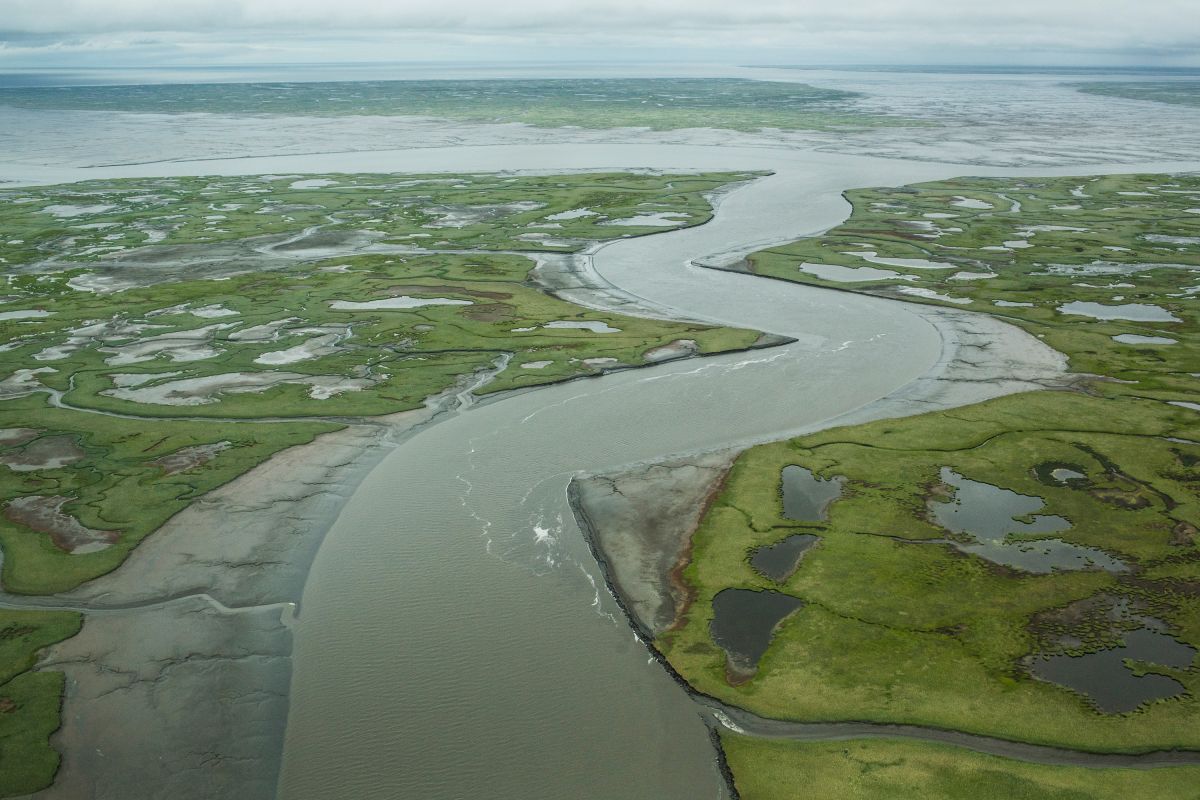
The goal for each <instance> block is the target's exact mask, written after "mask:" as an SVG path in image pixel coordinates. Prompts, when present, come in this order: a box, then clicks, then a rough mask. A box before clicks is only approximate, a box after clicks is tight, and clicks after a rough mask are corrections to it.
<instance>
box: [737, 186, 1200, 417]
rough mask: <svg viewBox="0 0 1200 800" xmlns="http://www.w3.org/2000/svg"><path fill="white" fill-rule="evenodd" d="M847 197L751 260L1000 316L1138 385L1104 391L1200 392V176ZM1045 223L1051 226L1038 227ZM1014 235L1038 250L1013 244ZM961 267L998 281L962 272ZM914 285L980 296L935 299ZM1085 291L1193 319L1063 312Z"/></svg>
mask: <svg viewBox="0 0 1200 800" xmlns="http://www.w3.org/2000/svg"><path fill="white" fill-rule="evenodd" d="M1081 194H1082V195H1084V196H1079V195H1081ZM847 197H848V198H849V199H850V201H851V202H852V203H853V205H854V211H853V213H852V214H851V216H850V219H848V220H847V221H846V222H845V223H843V224H842V225H840V226H838V227H837V228H834V229H833V230H831V231H829V232H828V233H826V234H824V235H823V236H819V237H816V238H813V239H804V240H801V241H799V242H796V243H794V244H790V245H786V246H783V247H778V248H772V249H769V250H764V251H762V252H759V253H756V254H754V255H753V256H752V257H751V258H750V259H749V261H748V265H747V268H748V269H750V270H751V271H752V272H754V273H755V274H759V275H764V276H769V277H773V278H779V279H782V280H790V281H796V282H800V283H811V284H814V285H820V286H827V287H831V288H836V289H849V290H852V291H861V292H868V293H873V294H880V295H884V296H890V297H900V298H903V299H906V300H909V301H912V302H923V303H929V304H932V305H942V306H948V307H952V308H965V309H968V310H973V311H985V312H989V313H993V314H997V315H1001V316H1003V317H1004V318H1006V319H1008V320H1010V321H1012V322H1013V323H1014V324H1016V325H1019V326H1021V327H1023V328H1025V329H1026V330H1029V331H1031V332H1033V333H1035V334H1036V335H1038V336H1041V337H1043V338H1044V339H1045V341H1046V343H1047V344H1049V345H1051V346H1052V347H1055V348H1056V349H1058V350H1061V351H1062V352H1064V353H1066V354H1067V355H1068V356H1069V357H1070V359H1071V368H1072V369H1073V370H1074V371H1077V372H1086V373H1094V374H1101V375H1106V376H1109V377H1112V378H1117V379H1119V380H1121V381H1131V382H1136V383H1110V384H1105V385H1103V386H1102V387H1098V390H1099V389H1102V390H1103V391H1105V392H1109V393H1123V394H1133V395H1138V396H1148V397H1157V398H1160V399H1164V400H1187V399H1188V398H1189V397H1194V396H1195V394H1196V392H1197V390H1198V389H1200V381H1197V380H1196V378H1195V376H1193V375H1192V374H1191V373H1195V372H1200V347H1197V343H1196V334H1197V325H1198V323H1200V312H1198V311H1197V309H1196V303H1195V302H1194V300H1193V295H1194V292H1195V286H1196V283H1197V280H1196V275H1195V270H1196V269H1200V213H1197V210H1200V177H1197V176H1190V175H1177V176H1168V175H1120V176H1103V177H1078V178H1045V179H1012V178H1003V179H1001V178H988V179H982V178H962V179H955V180H949V181H939V182H936V183H925V184H917V185H915V186H906V187H900V188H896V189H863V190H855V191H852V192H848V193H847ZM959 198H967V199H968V200H972V201H975V202H976V203H981V204H986V206H987V208H964V207H962V206H961V205H956V202H960V201H959ZM1017 205H1019V206H1020V208H1019V210H1016V211H1014V210H1013V209H1014V208H1015V207H1016V206H1017ZM929 214H933V215H946V214H949V215H952V216H951V217H944V216H934V217H929V216H928V215H929ZM930 226H931V227H930ZM1039 226H1041V227H1042V228H1043V229H1041V230H1032V231H1031V228H1037V227H1039ZM1048 226H1054V227H1057V228H1069V229H1071V230H1046V229H1045V227H1048ZM1027 234H1028V235H1027ZM930 237H934V238H930ZM1005 242H1009V243H1013V242H1015V243H1026V244H1028V245H1029V246H1017V247H1008V248H1006V246H1005ZM985 248H999V249H985ZM1113 248H1116V249H1113ZM868 251H873V252H875V253H876V257H883V258H892V259H895V258H899V259H922V260H926V261H930V262H933V263H935V264H944V265H945V268H944V269H913V268H907V267H897V266H892V265H879V264H873V263H870V262H868V261H867V260H865V259H864V258H862V257H860V256H857V255H854V253H861V252H868ZM1094 262H1103V268H1104V269H1106V270H1108V272H1107V273H1105V274H1100V273H1096V272H1095V270H1096V264H1095V263H1094ZM804 264H825V265H835V266H839V267H848V268H851V269H858V268H862V267H871V268H873V269H883V270H886V271H887V272H890V273H892V274H891V275H890V276H879V275H874V274H871V273H867V274H866V275H852V277H862V278H871V279H870V280H856V281H854V282H839V281H835V280H826V279H822V278H820V277H818V276H817V275H815V274H813V273H812V272H806V271H804V270H803V269H802V266H803V265H804ZM961 273H974V274H977V275H991V277H983V278H976V279H971V280H963V279H961V278H962V276H961ZM956 275H957V276H959V277H958V278H956V277H955V276H956ZM902 289H919V290H923V291H927V292H935V293H938V294H940V295H943V296H946V297H950V298H954V299H956V300H959V301H969V302H953V303H952V302H946V301H941V300H937V299H931V298H922V297H918V296H914V295H912V294H905V293H902V292H901V290H902ZM1117 298H1120V299H1117ZM1072 301H1083V302H1094V303H1100V304H1102V305H1108V306H1114V305H1121V304H1130V303H1132V304H1143V305H1153V306H1157V307H1158V308H1161V309H1163V310H1165V311H1167V312H1169V313H1171V314H1172V315H1174V316H1175V317H1177V318H1178V319H1179V320H1180V321H1178V322H1137V321H1132V320H1107V321H1105V320H1097V319H1092V318H1089V317H1086V316H1080V315H1077V314H1069V313H1064V312H1062V311H1060V310H1058V309H1059V306H1061V305H1063V304H1064V303H1069V302H1072ZM997 302H999V303H1001V304H1003V305H996V304H997ZM1011 303H1025V304H1028V305H1026V306H1014V305H1008V304H1011ZM1122 334H1126V335H1129V334H1132V335H1138V336H1155V337H1165V338H1173V339H1176V340H1177V341H1178V342H1179V344H1178V345H1168V346H1163V345H1157V346H1155V345H1130V344H1117V343H1115V342H1114V341H1113V338H1112V337H1114V336H1118V335H1122Z"/></svg>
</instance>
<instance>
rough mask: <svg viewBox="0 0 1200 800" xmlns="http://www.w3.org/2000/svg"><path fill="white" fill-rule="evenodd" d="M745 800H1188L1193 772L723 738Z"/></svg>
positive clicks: (897, 744) (862, 743)
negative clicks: (848, 799) (1131, 799)
mask: <svg viewBox="0 0 1200 800" xmlns="http://www.w3.org/2000/svg"><path fill="white" fill-rule="evenodd" d="M721 743H722V745H723V746H724V748H725V753H726V756H727V758H728V760H729V766H730V768H731V769H732V770H733V771H734V773H735V774H736V775H737V788H738V792H739V793H740V794H741V796H742V799H743V800H773V798H788V799H789V800H791V799H792V798H795V799H796V800H799V798H808V797H819V798H834V797H853V798H855V800H933V798H937V800H976V799H977V798H986V800H1125V798H1129V797H1155V798H1162V800H1193V798H1195V797H1196V781H1197V779H1200V768H1198V767H1168V768H1164V769H1155V770H1140V769H1119V768H1102V769H1095V768H1090V767H1050V766H1043V765H1040V764H1027V763H1024V762H1021V761H1014V760H1011V759H1006V758H999V757H997V756H989V755H983V754H981V753H974V752H971V751H969V750H962V749H959V748H956V747H950V746H947V745H942V744H934V743H930V742H914V741H904V740H896V739H852V740H849V741H842V742H787V741H763V740H761V739H752V738H749V737H746V736H736V735H733V734H723V735H722V736H721Z"/></svg>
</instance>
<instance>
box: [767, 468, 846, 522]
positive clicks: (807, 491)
mask: <svg viewBox="0 0 1200 800" xmlns="http://www.w3.org/2000/svg"><path fill="white" fill-rule="evenodd" d="M781 477H782V479H783V516H785V517H787V518H788V519H790V520H794V521H796V522H824V521H825V520H827V519H829V514H828V512H829V506H830V504H831V503H833V501H834V500H837V499H838V498H839V497H841V496H842V485H843V484H844V483H845V481H846V479H845V478H843V477H840V476H836V477H833V478H818V477H817V476H816V475H813V473H812V471H811V470H808V469H805V468H804V467H799V466H796V465H795V464H792V465H789V466H786V467H784V468H783V472H782V473H781Z"/></svg>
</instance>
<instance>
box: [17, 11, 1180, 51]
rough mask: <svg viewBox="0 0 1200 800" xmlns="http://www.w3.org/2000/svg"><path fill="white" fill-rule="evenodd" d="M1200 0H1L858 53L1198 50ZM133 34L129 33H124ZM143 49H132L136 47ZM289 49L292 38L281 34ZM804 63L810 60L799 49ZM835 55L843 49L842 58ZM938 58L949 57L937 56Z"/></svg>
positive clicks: (673, 45) (146, 14)
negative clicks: (1198, 2) (1198, 1)
mask: <svg viewBox="0 0 1200 800" xmlns="http://www.w3.org/2000/svg"><path fill="white" fill-rule="evenodd" d="M1194 4H1195V0H1141V2H1137V3H1135V2H1131V0H1007V2H1004V3H984V2H970V1H969V0H841V2H830V1H829V0H786V1H784V0H738V1H737V2H730V1H729V0H506V1H505V2H496V0H440V1H439V2H436V3H435V2H430V0H391V1H388V0H170V1H169V2H165V1H164V0H6V2H5V9H4V13H3V15H2V17H0V26H2V27H3V29H4V31H5V32H4V33H0V39H3V40H5V41H6V43H7V49H8V50H9V51H10V52H12V51H13V48H14V47H16V48H21V49H26V48H35V47H39V46H53V47H58V48H62V47H64V46H66V45H64V43H67V44H69V46H72V47H80V48H82V47H96V46H100V47H104V46H107V47H110V48H112V49H117V48H118V47H120V46H126V47H135V46H134V45H129V44H128V43H129V42H131V41H135V40H137V38H138V37H139V36H144V35H147V34H153V35H155V36H157V37H158V38H161V39H167V40H174V41H178V42H180V43H183V42H189V41H190V42H205V41H207V42H223V43H236V42H239V41H241V42H247V43H248V42H250V41H251V40H254V39H257V40H259V41H262V40H265V39H274V40H278V41H280V42H285V43H286V42H288V41H296V40H299V39H302V38H304V37H306V36H308V37H316V38H323V39H325V40H328V41H330V42H333V41H335V40H336V41H342V42H345V41H347V40H354V39H362V40H365V41H377V42H382V41H384V40H388V39H390V40H392V41H396V42H404V41H408V40H411V41H415V42H420V43H423V44H424V45H425V46H427V47H428V46H430V45H432V44H436V43H437V42H444V43H445V44H446V45H447V46H451V47H453V46H462V43H463V42H465V41H467V40H472V41H475V42H482V43H488V42H493V43H499V44H501V45H503V46H519V45H521V44H528V45H530V46H535V47H548V48H560V49H561V48H563V47H564V46H566V47H569V46H570V44H571V43H572V42H578V43H582V44H583V45H585V46H590V47H616V48H621V47H626V48H642V49H646V48H650V49H659V50H663V49H669V50H689V49H690V50H705V51H715V50H720V49H727V50H731V51H735V52H754V51H762V50H765V51H771V52H773V53H779V54H783V53H787V52H795V53H797V54H798V55H805V54H825V55H826V57H829V56H837V55H839V54H840V55H850V54H853V55H854V56H855V57H857V58H858V60H864V61H878V60H880V59H879V58H874V57H872V56H875V55H882V56H891V57H894V54H895V53H904V52H908V53H913V54H919V53H928V54H930V55H931V56H938V55H941V54H946V53H959V54H963V55H967V56H969V55H971V54H972V53H974V54H975V56H976V57H974V58H971V59H970V60H971V61H976V62H980V61H986V60H988V57H993V58H994V57H997V56H1003V57H1004V58H1003V60H1012V59H1013V58H1016V57H1019V56H1020V55H1021V54H1023V53H1024V54H1047V53H1050V54H1053V53H1090V54H1105V53H1109V54H1120V53H1124V54H1130V53H1142V54H1149V55H1155V54H1159V55H1163V54H1167V55H1170V54H1180V53H1182V54H1185V55H1186V54H1194V53H1196V52H1197V51H1198V50H1200V14H1197V13H1196V10H1195V5H1194ZM122 43H124V44H122ZM135 49H136V47H135ZM284 49H288V46H287V45H284ZM794 60H796V61H810V62H811V60H812V59H811V58H807V59H806V58H803V57H798V58H796V59H794ZM836 60H839V61H845V60H846V59H845V58H837V59H836ZM933 60H943V59H941V58H935V59H933Z"/></svg>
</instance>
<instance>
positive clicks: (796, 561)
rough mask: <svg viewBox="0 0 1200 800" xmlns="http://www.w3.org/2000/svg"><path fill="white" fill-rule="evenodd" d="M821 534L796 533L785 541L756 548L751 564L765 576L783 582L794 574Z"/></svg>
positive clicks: (751, 557)
mask: <svg viewBox="0 0 1200 800" xmlns="http://www.w3.org/2000/svg"><path fill="white" fill-rule="evenodd" d="M820 539H821V537H820V536H814V535H813V534H811V533H794V534H792V535H791V536H789V537H787V538H786V539H784V540H783V541H779V542H776V543H775V544H767V545H763V546H762V547H759V548H756V549H755V551H754V552H753V553H752V554H751V556H750V566H752V567H754V569H755V570H757V571H758V573H759V574H760V575H762V576H763V577H764V578H770V579H771V580H773V581H775V582H776V583H782V582H784V581H786V580H787V579H788V578H790V577H791V576H792V573H793V572H795V571H796V568H797V567H799V566H800V560H801V559H802V558H804V554H805V553H807V552H808V551H809V550H810V549H812V546H813V545H814V544H816V543H817V542H818V541H820Z"/></svg>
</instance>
